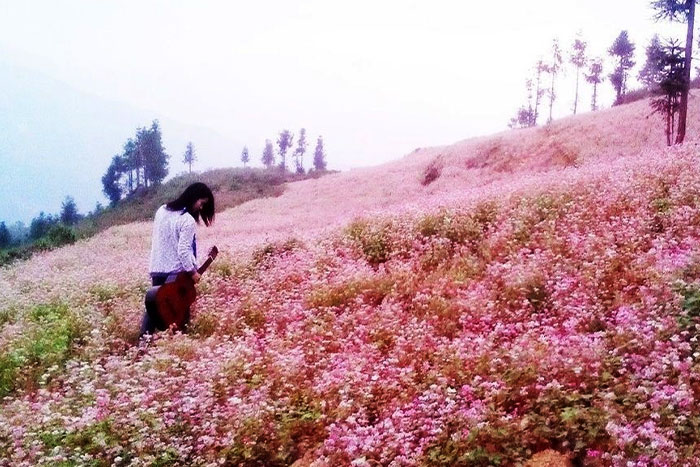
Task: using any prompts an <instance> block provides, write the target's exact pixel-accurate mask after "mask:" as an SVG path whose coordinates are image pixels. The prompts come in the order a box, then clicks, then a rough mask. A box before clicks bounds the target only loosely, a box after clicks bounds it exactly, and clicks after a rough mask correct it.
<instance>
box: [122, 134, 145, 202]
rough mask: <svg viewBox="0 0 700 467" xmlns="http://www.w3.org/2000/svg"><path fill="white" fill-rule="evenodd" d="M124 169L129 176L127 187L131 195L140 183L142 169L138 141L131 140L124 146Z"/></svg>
mask: <svg viewBox="0 0 700 467" xmlns="http://www.w3.org/2000/svg"><path fill="white" fill-rule="evenodd" d="M122 161H123V164H122V165H123V169H124V171H125V172H126V174H127V186H128V189H129V191H128V192H129V193H131V192H132V191H134V190H135V189H136V187H137V186H139V185H140V184H141V183H140V177H139V169H140V167H141V163H140V158H139V153H138V148H137V146H136V141H135V140H134V139H133V138H129V139H128V140H127V142H126V143H125V144H124V152H123V153H122Z"/></svg>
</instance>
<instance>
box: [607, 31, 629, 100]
mask: <svg viewBox="0 0 700 467" xmlns="http://www.w3.org/2000/svg"><path fill="white" fill-rule="evenodd" d="M634 49H635V46H634V44H633V43H632V42H631V41H630V40H629V37H628V35H627V31H622V32H620V35H619V36H617V38H616V39H615V42H613V44H612V46H610V48H609V49H608V54H610V56H611V57H613V58H614V59H615V60H617V66H616V67H615V70H614V71H613V72H612V73H611V74H610V82H611V83H612V85H613V87H614V88H615V93H616V97H615V103H616V104H617V103H620V102H621V99H622V96H624V95H625V93H626V92H627V77H628V75H629V70H630V69H631V68H632V67H633V66H634V64H635V62H634V60H632V59H633V57H634Z"/></svg>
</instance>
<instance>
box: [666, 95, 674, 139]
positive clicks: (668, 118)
mask: <svg viewBox="0 0 700 467" xmlns="http://www.w3.org/2000/svg"><path fill="white" fill-rule="evenodd" d="M671 99H672V97H671V96H668V99H667V100H666V145H667V146H670V145H671V135H672V134H673V123H671V120H672V118H673V111H672V110H671V109H673V102H672V100H671Z"/></svg>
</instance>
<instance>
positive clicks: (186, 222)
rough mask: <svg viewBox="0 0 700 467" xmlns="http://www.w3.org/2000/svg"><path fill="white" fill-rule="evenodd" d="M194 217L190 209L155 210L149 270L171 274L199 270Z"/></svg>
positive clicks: (163, 208)
mask: <svg viewBox="0 0 700 467" xmlns="http://www.w3.org/2000/svg"><path fill="white" fill-rule="evenodd" d="M195 226H196V222H195V220H194V218H193V217H192V216H191V215H190V214H188V213H187V211H185V210H182V211H171V210H169V209H168V208H167V207H166V206H165V205H162V206H161V207H159V208H158V210H157V211H156V215H155V219H154V221H153V236H152V237H151V261H150V267H149V272H151V273H156V272H157V273H171V272H179V271H194V270H196V269H197V258H196V256H195V251H196V245H195V241H196V240H195Z"/></svg>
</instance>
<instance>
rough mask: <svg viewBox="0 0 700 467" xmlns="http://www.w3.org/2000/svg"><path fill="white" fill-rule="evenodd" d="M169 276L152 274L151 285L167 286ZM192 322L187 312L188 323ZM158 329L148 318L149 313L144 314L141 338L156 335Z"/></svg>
mask: <svg viewBox="0 0 700 467" xmlns="http://www.w3.org/2000/svg"><path fill="white" fill-rule="evenodd" d="M168 276H170V274H165V273H163V274H161V273H155V274H151V285H152V286H153V287H155V286H157V285H163V284H165V281H166V280H167V279H168ZM189 322H190V311H189V310H187V323H189ZM157 330H158V328H157V327H156V325H155V323H154V322H153V320H152V319H151V317H150V316H148V313H147V312H146V311H144V312H143V318H142V319H141V330H140V332H139V337H143V335H144V334H154V333H155V332H156V331H157Z"/></svg>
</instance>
